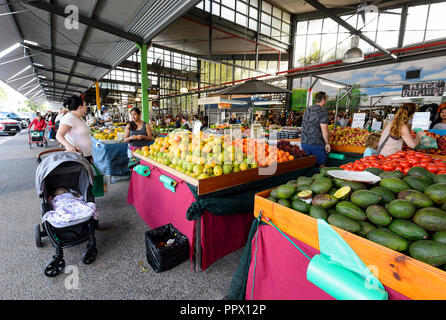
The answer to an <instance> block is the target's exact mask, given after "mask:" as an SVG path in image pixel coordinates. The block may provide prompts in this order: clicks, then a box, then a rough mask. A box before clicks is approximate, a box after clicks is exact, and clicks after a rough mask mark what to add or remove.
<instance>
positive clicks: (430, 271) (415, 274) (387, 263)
mask: <svg viewBox="0 0 446 320" xmlns="http://www.w3.org/2000/svg"><path fill="white" fill-rule="evenodd" d="M269 192H270V190H267V191H264V192H260V193H258V194H256V197H255V206H254V215H255V216H256V217H257V216H258V215H259V213H260V212H261V213H262V216H263V217H267V218H269V219H270V220H271V221H272V222H273V223H274V224H275V225H276V226H277V227H278V228H279V229H280V230H282V232H284V233H286V234H288V235H290V236H292V237H294V238H295V239H297V240H299V241H302V242H303V243H305V244H306V245H309V246H310V247H312V248H315V249H319V239H318V231H317V220H316V219H314V218H312V217H310V216H308V215H305V214H302V213H299V212H297V211H295V210H292V209H290V208H287V207H284V206H282V205H279V204H277V203H275V202H272V201H270V200H268V199H266V197H267V196H268V195H269ZM264 222H266V223H268V222H267V221H265V220H264ZM333 228H334V229H335V230H336V232H338V233H339V234H340V235H341V237H342V238H343V239H344V240H345V241H346V242H347V243H348V245H349V246H350V247H351V248H352V249H353V250H354V251H355V253H356V254H357V255H358V256H359V258H360V259H361V260H362V261H363V262H364V263H365V265H367V266H374V268H373V269H375V270H378V274H375V275H376V276H377V277H378V279H379V280H380V281H381V283H382V284H383V285H384V286H386V287H388V288H391V289H392V290H394V291H396V292H397V293H399V294H401V295H404V296H405V297H407V298H410V299H418V300H424V299H429V300H432V299H441V300H444V299H446V272H445V271H443V270H441V269H438V268H435V267H433V266H430V265H428V264H426V263H423V262H421V261H419V260H416V259H413V258H411V257H409V256H407V255H405V254H403V253H399V252H397V251H394V250H391V249H389V248H386V247H384V246H381V245H379V244H377V243H374V242H372V241H369V240H367V239H365V238H362V237H360V236H357V235H355V234H352V233H350V232H347V231H345V230H342V229H339V228H337V227H334V226H333ZM279 249H280V248H278V250H279ZM373 269H372V270H371V271H374V270H373Z"/></svg>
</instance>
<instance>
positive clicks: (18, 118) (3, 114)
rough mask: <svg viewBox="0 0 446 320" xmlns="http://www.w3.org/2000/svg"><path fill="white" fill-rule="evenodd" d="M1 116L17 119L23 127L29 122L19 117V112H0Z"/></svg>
mask: <svg viewBox="0 0 446 320" xmlns="http://www.w3.org/2000/svg"><path fill="white" fill-rule="evenodd" d="M0 117H4V118H7V119H13V120H16V121H17V122H18V123H19V125H20V128H21V129H24V128H27V127H28V123H27V122H26V120H23V119H22V118H20V117H19V115H18V114H16V113H14V112H0Z"/></svg>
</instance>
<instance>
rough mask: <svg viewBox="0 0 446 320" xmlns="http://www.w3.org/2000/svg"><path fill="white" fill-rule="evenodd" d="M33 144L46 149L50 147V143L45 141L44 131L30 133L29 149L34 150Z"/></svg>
mask: <svg viewBox="0 0 446 320" xmlns="http://www.w3.org/2000/svg"><path fill="white" fill-rule="evenodd" d="M33 143H37V146H38V147H39V146H40V147H43V146H45V148H47V147H48V141H47V140H46V139H45V132H44V131H38V130H35V131H28V144H29V148H30V149H31V148H32V145H33Z"/></svg>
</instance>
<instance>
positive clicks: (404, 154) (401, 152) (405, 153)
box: [396, 151, 407, 157]
mask: <svg viewBox="0 0 446 320" xmlns="http://www.w3.org/2000/svg"><path fill="white" fill-rule="evenodd" d="M396 154H399V155H400V156H402V157H405V156H406V155H407V152H404V151H398V152H396Z"/></svg>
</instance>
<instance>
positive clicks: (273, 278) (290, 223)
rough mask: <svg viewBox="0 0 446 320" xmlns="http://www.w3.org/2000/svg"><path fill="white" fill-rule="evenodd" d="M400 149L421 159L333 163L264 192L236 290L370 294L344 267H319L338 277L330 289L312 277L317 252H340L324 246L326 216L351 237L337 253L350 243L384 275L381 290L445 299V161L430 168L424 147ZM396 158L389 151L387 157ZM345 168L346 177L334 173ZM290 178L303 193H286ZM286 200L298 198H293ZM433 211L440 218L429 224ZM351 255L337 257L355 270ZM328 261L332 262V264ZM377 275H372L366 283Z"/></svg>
mask: <svg viewBox="0 0 446 320" xmlns="http://www.w3.org/2000/svg"><path fill="white" fill-rule="evenodd" d="M392 156H393V158H392V159H394V160H398V159H399V160H398V161H401V162H402V161H405V159H407V158H408V159H412V158H413V159H414V163H413V164H412V165H411V166H410V168H409V170H407V172H406V173H402V172H399V171H383V170H381V169H378V168H375V167H373V166H370V167H369V168H370V169H366V171H365V172H362V171H361V172H356V173H355V172H353V171H346V170H339V168H336V169H335V168H331V169H335V170H333V171H331V169H326V170H324V171H321V173H320V174H318V175H313V176H311V175H305V176H302V177H299V178H298V180H296V181H295V182H294V183H288V185H287V186H282V188H283V190H279V189H280V188H281V187H279V188H276V189H270V190H266V191H263V192H260V193H258V194H256V197H255V207H254V215H255V217H256V218H257V219H256V220H255V221H254V223H253V225H252V227H251V231H250V235H249V237H248V242H247V245H246V247H245V249H244V252H243V255H242V258H241V260H240V265H239V268H238V270H237V272H236V274H235V275H234V278H233V281H232V284H231V290H230V293H229V295H228V298H229V299H247V300H269V299H303V300H305V299H320V300H325V299H334V296H346V295H349V296H350V298H351V299H360V298H359V297H362V298H364V296H366V294H365V295H364V288H365V289H367V290H369V289H370V288H368V287H367V286H365V287H364V286H359V287H358V286H356V287H354V286H353V284H352V283H349V281H346V279H343V278H342V277H341V278H340V277H339V274H344V273H342V272H341V273H339V274H337V275H336V274H335V273H332V274H329V273H328V271H327V273H325V271H324V270H325V269H324V268H320V269H319V272H322V273H319V278H325V279H330V282H331V283H332V285H331V288H330V289H331V292H330V294H328V293H327V283H325V284H324V283H323V281H320V282H318V281H315V280H314V276H313V275H312V272H314V267H313V269H311V268H310V266H311V264H312V263H313V261H314V259H316V258H315V257H320V256H323V257H328V259H330V260H331V259H332V258H333V256H327V255H325V253H323V252H322V249H321V243H322V242H321V241H324V242H326V241H327V238H325V239H324V237H322V238H321V230H320V228H321V226H322V225H323V223H325V221H327V222H328V224H330V227H331V228H332V230H334V232H335V233H336V234H337V236H340V237H341V238H342V241H343V242H345V244H346V246H347V249H346V250H344V251H343V252H341V253H339V255H340V257H342V255H343V254H345V252H348V250H352V252H353V253H354V255H355V256H357V257H358V259H360V261H362V263H363V264H364V266H367V269H369V270H370V271H371V272H373V274H374V276H376V278H377V279H378V280H379V281H380V283H381V284H382V289H383V290H385V291H386V292H387V294H385V295H383V296H382V298H383V299H390V300H402V299H445V298H446V291H445V290H444V288H445V287H446V273H445V271H444V270H445V269H444V268H445V263H446V259H445V256H444V252H446V245H445V244H444V242H443V240H441V239H440V238H441V236H443V234H445V232H444V231H446V224H445V225H443V222H445V223H446V212H445V211H444V209H445V208H446V193H445V192H446V184H445V182H446V174H445V173H446V162H443V161H441V160H438V159H436V158H434V157H430V159H429V161H430V163H431V165H432V168H429V170H427V169H424V168H422V167H419V166H417V164H418V163H419V162H418V163H415V158H418V160H421V159H424V160H426V161H427V159H425V158H426V156H425V155H423V154H421V153H416V152H413V151H412V152H410V153H409V152H402V151H400V152H399V153H397V154H395V155H392ZM389 159H391V158H390V156H389V158H388V159H384V158H382V159H380V161H382V162H385V161H388V160H389ZM366 160H368V159H365V161H366ZM377 160H378V159H377ZM366 162H367V161H366ZM433 167H437V169H434V168H433ZM369 170H370V171H369ZM440 170H441V171H440ZM358 171H359V170H358ZM367 171H369V172H367ZM372 173H374V174H372ZM341 176H342V177H344V179H341V178H336V177H341ZM347 177H349V178H347ZM365 177H367V178H365ZM368 179H370V180H368ZM365 180H367V181H368V182H364V181H365ZM311 181H312V182H311ZM358 181H362V182H358ZM305 184H308V185H309V188H310V190H303V189H307V188H308V186H305ZM292 185H294V186H293V187H292V188H294V189H295V190H296V191H295V193H294V192H290V193H289V194H288V195H285V196H283V195H280V194H279V193H278V192H282V193H284V192H285V191H287V190H288V189H290V186H292ZM302 186H303V188H302ZM338 188H339V189H338ZM322 189H324V190H322ZM300 190H302V191H300ZM329 190H330V191H329ZM287 192H288V191H287ZM290 195H292V196H290ZM279 198H280V199H282V200H280V199H279ZM366 198H367V199H366ZM286 199H290V200H287V201H289V202H288V205H285V204H286V203H287V202H286V201H285V202H284V200H286ZM293 199H294V200H293ZM280 201H281V202H280ZM284 203H285V204H284ZM400 206H401V207H400ZM347 208H348V209H347ZM350 209H352V210H350ZM431 216H435V217H436V218H437V219H438V220H436V222H435V223H430V222H429V221H430V220H429V219H430V217H431ZM426 217H428V218H426ZM349 223H351V224H349ZM328 224H327V225H328ZM318 234H319V235H318ZM330 245H331V244H330ZM344 248H345V247H344ZM345 260H347V259H345ZM345 260H342V261H341V264H339V262H338V266H340V267H341V268H342V270H343V271H345V270H348V272H347V273H345V274H350V275H351V273H352V272H351V271H352V270H353V269H351V262H347V261H345ZM336 261H339V259H338V260H336ZM342 262H346V263H345V264H342ZM313 266H314V264H313ZM326 268H327V270H328V269H330V268H329V266H328V265H326ZM310 269H311V270H310ZM356 276H357V274H355V277H356ZM348 277H350V276H348ZM359 279H361V278H359ZM369 280H370V279H367V278H364V279H363V281H364V282H363V283H364V284H367V282H368V281H369ZM336 286H338V287H337V288H336ZM328 287H330V285H329V286H328ZM322 288H324V290H322ZM367 290H365V291H367Z"/></svg>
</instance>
